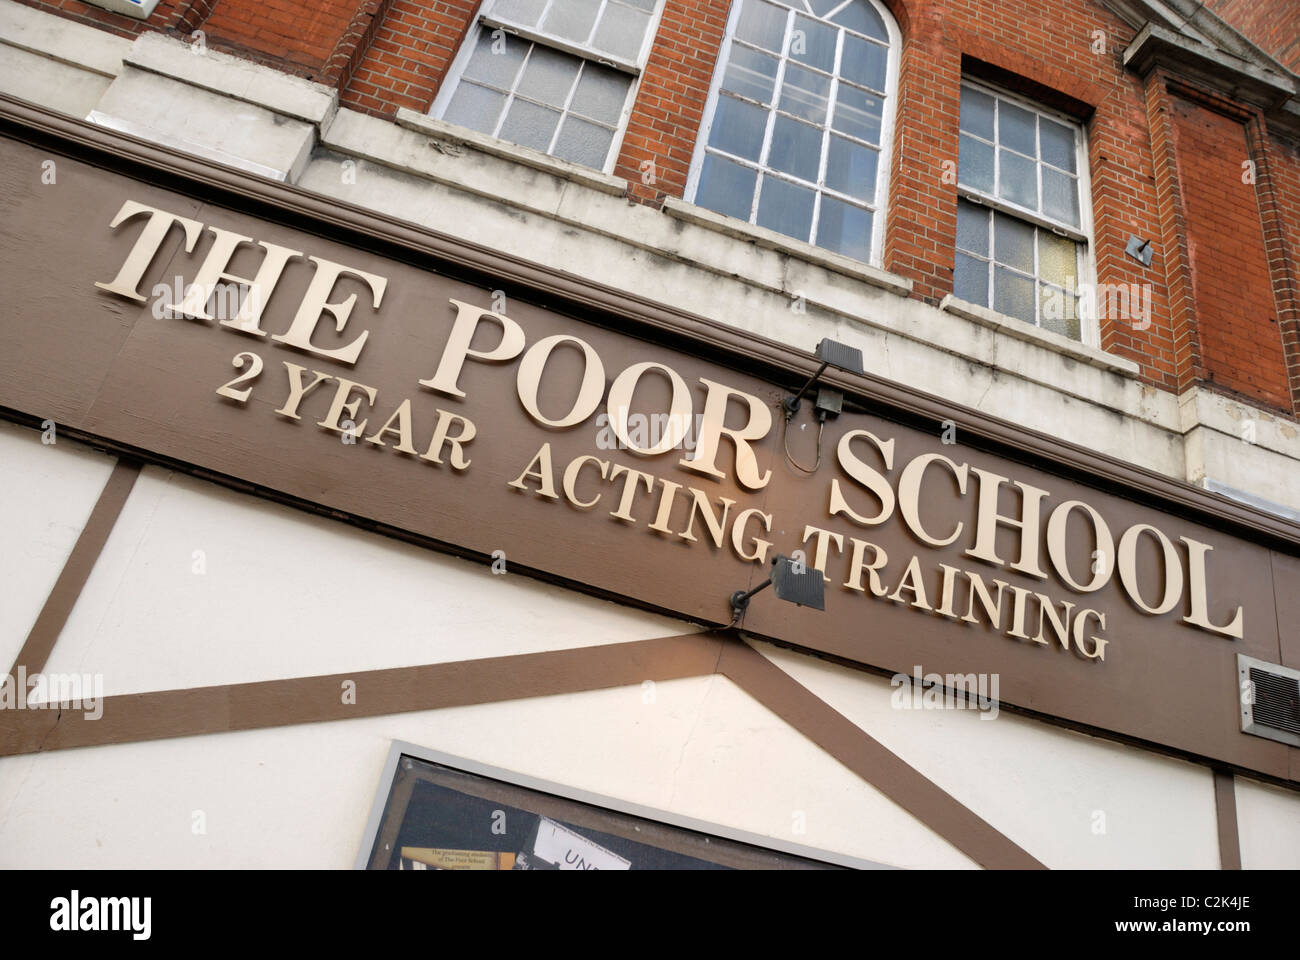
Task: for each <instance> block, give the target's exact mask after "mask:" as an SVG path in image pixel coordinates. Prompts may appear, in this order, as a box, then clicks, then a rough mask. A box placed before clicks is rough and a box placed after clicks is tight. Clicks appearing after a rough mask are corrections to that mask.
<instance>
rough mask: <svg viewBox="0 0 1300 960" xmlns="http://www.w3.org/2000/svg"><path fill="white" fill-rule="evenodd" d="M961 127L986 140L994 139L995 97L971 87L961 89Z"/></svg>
mask: <svg viewBox="0 0 1300 960" xmlns="http://www.w3.org/2000/svg"><path fill="white" fill-rule="evenodd" d="M961 128H962V129H963V130H965V131H966V132H967V133H973V134H975V136H977V137H983V138H984V139H985V140H992V139H993V98H992V97H990V96H989V95H988V94H987V93H980V92H979V91H978V90H972V89H971V88H970V87H962V89H961Z"/></svg>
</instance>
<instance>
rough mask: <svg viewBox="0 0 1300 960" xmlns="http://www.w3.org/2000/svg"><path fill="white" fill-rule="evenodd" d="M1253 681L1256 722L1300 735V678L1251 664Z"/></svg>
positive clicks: (1251, 680) (1251, 679)
mask: <svg viewBox="0 0 1300 960" xmlns="http://www.w3.org/2000/svg"><path fill="white" fill-rule="evenodd" d="M1250 682H1251V683H1252V684H1254V686H1255V702H1254V704H1252V706H1253V707H1254V709H1253V711H1252V713H1253V714H1254V717H1255V722H1256V723H1263V724H1267V725H1268V726H1270V727H1277V728H1278V729H1279V730H1286V731H1288V732H1290V733H1295V734H1300V681H1298V680H1295V679H1292V678H1291V677H1281V676H1278V675H1277V674H1275V673H1269V672H1268V671H1267V670H1261V669H1260V668H1259V667H1251V668H1250Z"/></svg>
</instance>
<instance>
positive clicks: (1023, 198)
mask: <svg viewBox="0 0 1300 960" xmlns="http://www.w3.org/2000/svg"><path fill="white" fill-rule="evenodd" d="M998 164H999V169H998V196H999V197H1002V198H1004V199H1006V200H1010V201H1011V202H1012V203H1018V204H1020V205H1021V206H1022V207H1028V208H1029V209H1030V210H1037V209H1038V164H1036V163H1034V161H1032V160H1026V159H1025V158H1024V157H1022V156H1019V155H1018V154H1014V153H1011V152H1010V151H1007V150H999V151H998Z"/></svg>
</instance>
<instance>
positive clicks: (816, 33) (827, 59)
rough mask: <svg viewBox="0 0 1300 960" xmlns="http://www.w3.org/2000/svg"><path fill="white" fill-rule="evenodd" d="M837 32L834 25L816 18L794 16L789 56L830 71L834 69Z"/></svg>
mask: <svg viewBox="0 0 1300 960" xmlns="http://www.w3.org/2000/svg"><path fill="white" fill-rule="evenodd" d="M838 33H839V31H838V30H836V29H835V28H834V27H830V26H827V25H826V24H824V23H822V22H820V21H818V20H809V19H808V18H807V17H799V16H796V17H795V18H794V30H793V31H792V32H791V34H790V57H791V58H792V59H794V60H798V61H799V62H800V63H806V64H808V65H809V66H813V67H816V68H817V69H818V70H825V71H826V72H827V73H832V72H834V70H835V37H836V35H837V34H838Z"/></svg>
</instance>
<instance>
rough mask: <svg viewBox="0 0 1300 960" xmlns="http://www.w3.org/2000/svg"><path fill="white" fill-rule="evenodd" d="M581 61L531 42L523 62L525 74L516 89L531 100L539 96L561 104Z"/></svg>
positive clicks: (545, 100) (540, 98)
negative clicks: (526, 60) (530, 49)
mask: <svg viewBox="0 0 1300 960" xmlns="http://www.w3.org/2000/svg"><path fill="white" fill-rule="evenodd" d="M581 65H582V61H581V60H579V59H578V58H577V57H575V56H571V55H570V54H567V53H559V52H558V51H555V50H552V49H550V48H549V47H543V46H539V45H537V44H533V49H532V52H531V53H530V54H529V55H528V63H527V64H525V65H524V75H523V77H521V78H520V80H519V87H518V89H517V90H516V91H515V92H516V93H518V94H519V95H521V96H525V97H528V98H529V99H531V100H540V101H541V102H542V103H546V104H550V105H551V106H553V107H561V108H562V107H563V106H564V103H565V101H566V100H568V99H569V91H570V90H571V89H573V81H574V79H575V78H576V77H577V76H578V67H579V66H581Z"/></svg>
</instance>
